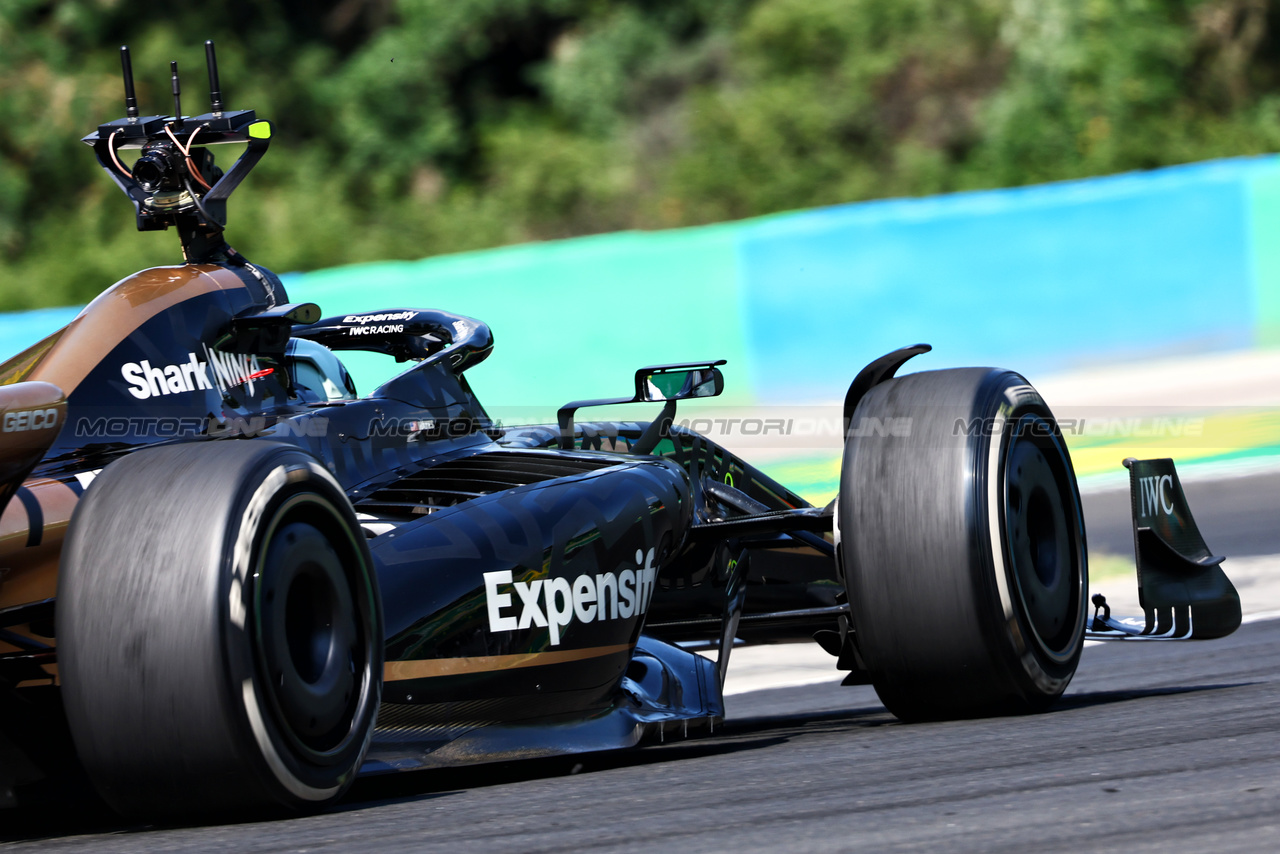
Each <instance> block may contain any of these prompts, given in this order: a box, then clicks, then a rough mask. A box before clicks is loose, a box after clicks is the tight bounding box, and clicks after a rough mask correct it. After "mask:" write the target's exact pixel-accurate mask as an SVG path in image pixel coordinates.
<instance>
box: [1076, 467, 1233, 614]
mask: <svg viewBox="0 0 1280 854" xmlns="http://www.w3.org/2000/svg"><path fill="white" fill-rule="evenodd" d="M1124 464H1125V467H1126V468H1128V469H1129V498H1130V502H1131V504H1132V512H1133V548H1134V557H1135V558H1136V563H1137V570H1138V603H1139V604H1140V605H1141V606H1142V612H1143V616H1142V617H1141V618H1113V617H1112V616H1111V608H1110V606H1109V605H1107V600H1106V597H1104V596H1102V595H1101V594H1095V595H1094V596H1093V600H1092V601H1093V605H1094V607H1095V613H1094V616H1093V619H1092V620H1090V621H1089V625H1088V627H1087V630H1086V634H1087V636H1089V637H1091V638H1096V639H1099V640H1107V639H1125V638H1133V639H1150V640H1155V639H1162V640H1205V639H1209V638H1220V637H1225V636H1227V635H1229V634H1231V633H1232V632H1234V631H1235V630H1236V629H1238V628H1239V627H1240V594H1239V593H1237V592H1236V588H1235V586H1234V585H1233V584H1232V583H1231V580H1230V579H1229V578H1227V574H1226V573H1225V572H1223V571H1222V562H1223V560H1225V558H1223V557H1219V556H1216V555H1214V554H1213V553H1212V552H1210V551H1209V547H1208V546H1207V545H1205V542H1204V538H1203V537H1202V536H1201V535H1200V529H1199V528H1198V527H1196V522H1195V519H1194V518H1193V517H1192V515H1191V508H1190V507H1189V506H1188V505H1187V499H1186V496H1185V495H1184V494H1183V492H1182V484H1181V483H1179V481H1178V473H1177V471H1176V469H1175V468H1174V465H1173V460H1170V459H1159V460H1137V459H1133V458H1129V459H1127V460H1125V461H1124Z"/></svg>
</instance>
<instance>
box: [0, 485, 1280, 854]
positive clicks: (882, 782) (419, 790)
mask: <svg viewBox="0 0 1280 854" xmlns="http://www.w3.org/2000/svg"><path fill="white" fill-rule="evenodd" d="M1210 487H1212V488H1210ZM1187 493H1188V498H1189V500H1190V502H1191V506H1192V508H1193V509H1194V511H1195V513H1196V515H1197V518H1198V519H1199V521H1200V523H1201V528H1202V530H1204V532H1205V536H1206V539H1208V540H1209V542H1210V545H1211V546H1213V548H1214V549H1215V550H1216V551H1220V552H1225V553H1227V554H1232V553H1236V554H1246V553H1251V554H1275V553H1277V552H1280V531H1277V527H1278V526H1276V522H1277V520H1278V519H1280V510H1278V508H1280V476H1266V477H1261V478H1258V477H1255V478H1242V479H1236V480H1234V481H1228V482H1223V483H1217V484H1192V485H1189V486H1188V487H1187ZM1197 493H1199V494H1198V495H1197ZM1105 495H1106V494H1103V497H1105ZM1117 496H1118V498H1117V499H1116V500H1120V501H1121V504H1120V509H1123V510H1127V508H1126V507H1125V506H1124V504H1123V501H1124V500H1127V499H1124V496H1123V494H1120V493H1117ZM1108 500H1110V499H1108ZM1090 503H1091V505H1093V506H1091V507H1090V508H1089V509H1088V510H1087V512H1089V513H1091V514H1093V513H1100V514H1101V515H1100V516H1099V517H1098V519H1097V522H1096V525H1095V522H1094V520H1093V519H1090V534H1091V539H1092V540H1094V541H1095V542H1096V541H1097V540H1098V539H1099V538H1103V537H1104V536H1115V537H1121V535H1122V534H1123V533H1124V531H1125V530H1126V527H1125V526H1126V525H1127V519H1126V517H1125V516H1123V515H1122V516H1120V517H1119V518H1120V519H1121V520H1122V521H1121V522H1120V523H1116V522H1114V521H1113V520H1111V514H1110V513H1108V512H1106V507H1105V506H1104V505H1102V504H1099V503H1098V502H1096V501H1093V500H1091V499H1090ZM1254 514H1256V515H1257V516H1258V518H1256V519H1255V518H1254ZM1241 519H1243V520H1246V521H1248V522H1249V523H1250V524H1248V525H1246V524H1244V523H1243V522H1241V524H1240V530H1235V531H1234V533H1233V532H1232V530H1234V529H1232V530H1228V529H1226V528H1224V527H1220V526H1219V523H1220V522H1224V521H1232V520H1236V521H1238V520H1241ZM1262 523H1265V524H1262ZM1113 527H1114V528H1116V530H1112V528H1113ZM1246 528H1247V530H1246ZM1211 532H1212V533H1211ZM1117 542H1124V540H1123V539H1119V540H1117ZM1250 549H1253V551H1249V550H1250ZM727 702H728V711H729V720H728V722H727V723H726V725H725V726H724V728H723V729H721V730H718V731H717V732H716V734H715V735H714V736H711V737H704V738H698V739H690V740H688V741H681V742H677V743H672V742H668V743H667V744H662V745H653V746H649V747H645V748H642V749H639V750H633V751H626V752H620V753H612V754H598V755H590V756H578V757H569V758H564V759H556V760H543V761H533V762H525V763H516V764H511V765H504V766H489V767H478V768H471V769H465V770H461V771H458V770H454V771H443V772H422V773H416V774H404V775H397V776H392V777H385V778H377V779H370V780H363V781H360V782H359V783H357V785H356V787H355V789H354V790H353V791H352V793H351V794H350V795H349V797H348V799H347V801H346V802H345V803H344V804H343V806H342V807H341V808H340V809H339V810H338V811H336V812H333V813H330V814H327V815H321V816H311V817H305V818H293V819H279V820H267V821H255V822H250V823H243V824H236V825H222V826H212V827H180V828H173V827H169V828H154V827H132V826H124V825H121V824H119V823H118V822H116V821H114V820H113V819H111V818H110V817H109V816H107V815H105V814H104V813H103V812H102V811H101V809H100V808H98V807H95V805H94V804H93V802H92V801H90V800H87V799H84V798H79V799H74V800H72V801H71V802H69V803H67V804H66V805H65V806H64V807H63V808H62V809H60V810H57V811H48V812H47V811H43V810H41V811H29V812H26V813H22V814H18V815H14V814H13V813H10V814H8V815H5V814H0V839H5V840H10V842H11V844H10V846H8V847H10V848H11V849H12V850H15V851H27V850H38V851H95V852H96V851H102V852H136V851H165V852H184V851H201V852H207V851H235V852H257V851H263V852H268V851H269V852H285V851H311V852H315V851H334V852H338V851H342V852H346V851H353V850H361V851H364V850H371V851H401V850H404V851H426V852H430V851H442V852H443V851H448V852H456V851H458V850H467V851H512V852H540V851H548V852H550V851H565V850H592V851H640V850H644V851H650V850H681V851H691V852H693V851H725V850H733V851H738V852H747V851H778V850H788V851H857V850H868V851H912V850H928V851H935V850H945V851H1017V852H1025V851H1028V850H1034V851H1036V852H1054V851H1073V852H1078V851H1081V850H1100V849H1103V848H1104V847H1105V848H1115V849H1120V850H1124V851H1126V852H1141V851H1161V852H1163V851H1168V850H1180V851H1205V850H1213V851H1215V852H1216V853H1217V854H1225V852H1231V851H1261V850H1272V849H1274V847H1275V846H1276V842H1275V840H1276V839H1278V838H1280V738H1277V736H1276V733H1277V731H1278V730H1280V620H1263V621H1259V622H1253V623H1249V624H1246V625H1245V626H1243V627H1242V628H1241V629H1240V630H1239V631H1238V632H1236V634H1234V635H1233V636H1231V637H1229V638H1225V639H1222V640H1218V641H1208V642H1200V643H1161V642H1149V643H1141V642H1139V643H1134V642H1121V643H1108V644H1102V645H1097V646H1090V647H1089V648H1087V649H1086V650H1085V652H1084V658H1083V660H1082V662H1081V665H1080V669H1079V672H1078V674H1077V676H1076V679H1075V681H1074V682H1073V683H1072V686H1071V688H1070V690H1069V692H1068V695H1067V696H1066V697H1065V698H1064V699H1063V700H1062V701H1060V702H1059V703H1058V705H1057V706H1056V707H1055V708H1054V709H1053V710H1052V711H1050V712H1048V713H1045V714H1041V715H1034V716H1027V717H1016V718H1000V719H985V720H972V721H959V722H951V723H941V724H924V725H921V724H917V725H904V724H901V723H899V722H897V721H896V720H895V719H894V718H893V717H892V716H891V715H889V714H888V713H887V712H886V711H885V710H884V709H883V707H881V706H880V704H879V702H878V701H877V699H876V696H875V694H874V692H873V691H872V690H871V689H870V688H865V687H860V688H841V687H839V686H838V685H835V684H833V683H826V684H820V685H807V686H801V687H789V688H775V689H770V690H763V691H754V692H750V693H745V694H738V695H734V696H731V697H729V698H728V701H727Z"/></svg>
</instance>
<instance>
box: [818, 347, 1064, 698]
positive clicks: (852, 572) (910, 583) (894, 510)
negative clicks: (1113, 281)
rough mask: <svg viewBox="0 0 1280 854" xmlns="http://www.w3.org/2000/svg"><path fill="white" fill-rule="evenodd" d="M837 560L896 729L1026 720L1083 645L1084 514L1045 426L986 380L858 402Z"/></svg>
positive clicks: (985, 372)
mask: <svg viewBox="0 0 1280 854" xmlns="http://www.w3.org/2000/svg"><path fill="white" fill-rule="evenodd" d="M851 425H852V429H851V430H850V435H849V437H848V439H847V441H846V445H845V452H844V461H843V465H842V469H841V475H840V501H839V508H838V511H837V516H838V520H839V529H838V540H839V544H838V547H837V554H838V556H839V560H840V563H841V571H842V572H843V575H844V581H845V586H846V588H847V590H848V593H849V601H850V605H851V607H852V622H853V628H854V638H855V643H856V646H857V649H858V652H859V653H860V655H861V656H862V659H863V662H864V663H865V665H866V667H867V669H868V671H869V674H870V677H871V682H872V684H873V685H874V686H875V689H876V692H877V694H879V696H880V699H881V701H882V702H884V704H885V706H886V707H887V708H888V709H889V711H891V712H893V714H895V715H896V716H898V717H899V718H902V719H903V720H907V721H916V720H938V719H947V718H958V717H972V716H980V715H988V714H1007V713H1015V712H1026V711H1035V710H1040V709H1043V708H1045V707H1046V706H1048V705H1049V704H1050V703H1051V702H1053V700H1055V699H1056V698H1057V697H1059V696H1060V695H1061V694H1062V692H1063V691H1064V690H1065V689H1066V687H1067V683H1068V682H1070V680H1071V677H1072V675H1074V673H1075V670H1076V665H1077V663H1078V662H1079V660H1080V652H1081V649H1082V648H1083V643H1084V626H1085V618H1086V616H1087V602H1088V589H1087V579H1088V572H1087V566H1086V549H1085V532H1084V515H1083V513H1082V511H1081V506H1080V495H1079V489H1078V487H1077V485H1076V479H1075V473H1074V471H1073V469H1072V467H1071V459H1070V456H1069V455H1068V453H1067V449H1066V445H1065V444H1064V443H1063V440H1062V435H1061V433H1060V431H1059V429H1058V425H1057V422H1056V421H1055V420H1054V418H1053V414H1052V413H1051V412H1050V411H1049V408H1048V407H1047V406H1046V405H1045V403H1044V401H1043V400H1042V399H1041V398H1040V395H1039V394H1037V393H1036V391H1035V389H1033V388H1032V387H1031V386H1030V385H1029V384H1028V383H1027V381H1026V380H1025V379H1023V378H1022V377H1021V376H1019V375H1018V374H1015V373H1011V372H1008V371H999V370H995V369H990V368H966V369H961V370H948V371H930V372H924V373H918V374H910V375H908V376H904V377H900V378H897V379H891V380H887V381H885V382H883V383H881V384H880V385H878V386H876V387H874V388H873V389H871V390H870V391H869V392H868V393H867V394H866V395H865V396H864V397H863V399H862V400H861V401H860V402H859V404H858V407H857V410H856V412H855V413H854V417H853V419H852V422H851Z"/></svg>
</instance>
